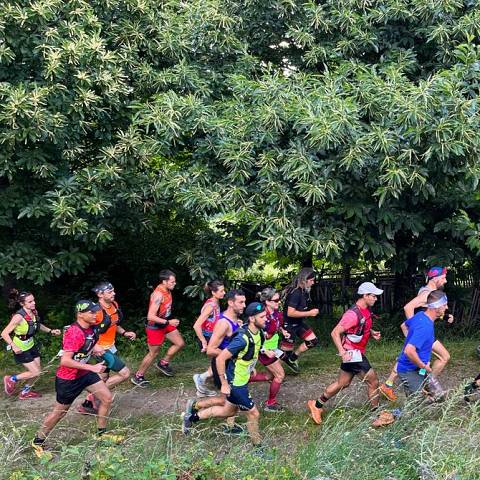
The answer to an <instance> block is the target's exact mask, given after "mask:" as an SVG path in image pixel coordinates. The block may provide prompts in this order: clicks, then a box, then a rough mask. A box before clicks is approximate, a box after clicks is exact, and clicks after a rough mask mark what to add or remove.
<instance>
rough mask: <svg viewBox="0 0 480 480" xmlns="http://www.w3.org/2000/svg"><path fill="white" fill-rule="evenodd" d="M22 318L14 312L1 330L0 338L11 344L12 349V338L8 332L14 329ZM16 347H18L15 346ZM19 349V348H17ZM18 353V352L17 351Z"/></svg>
mask: <svg viewBox="0 0 480 480" xmlns="http://www.w3.org/2000/svg"><path fill="white" fill-rule="evenodd" d="M22 320H23V317H22V316H21V315H18V314H15V315H14V316H13V317H12V318H11V320H10V321H9V322H8V324H7V326H6V327H5V328H4V329H3V330H2V338H3V339H4V340H5V342H7V345H11V347H12V348H13V351H15V346H14V345H13V340H12V337H11V336H10V334H11V333H12V332H13V331H14V330H15V327H16V326H17V325H18V324H19V323H20V322H21V321H22ZM17 348H18V347H17ZM18 350H20V349H18ZM17 353H18V352H17Z"/></svg>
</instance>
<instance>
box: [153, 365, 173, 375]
mask: <svg viewBox="0 0 480 480" xmlns="http://www.w3.org/2000/svg"><path fill="white" fill-rule="evenodd" d="M155 366H156V367H157V368H158V369H159V370H160V371H161V372H162V373H163V374H164V375H166V376H167V377H173V376H174V375H175V373H174V372H173V370H172V367H171V366H170V364H169V363H163V364H162V363H161V362H158V363H156V364H155Z"/></svg>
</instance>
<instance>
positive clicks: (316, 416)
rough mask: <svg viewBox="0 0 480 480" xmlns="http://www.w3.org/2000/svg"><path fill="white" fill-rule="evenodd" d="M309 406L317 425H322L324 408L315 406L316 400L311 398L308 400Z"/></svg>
mask: <svg viewBox="0 0 480 480" xmlns="http://www.w3.org/2000/svg"><path fill="white" fill-rule="evenodd" d="M307 407H308V409H309V410H310V416H311V417H312V420H313V421H314V422H315V423H316V424H317V425H320V424H321V423H322V413H323V408H317V407H316V406H315V400H309V401H308V402H307Z"/></svg>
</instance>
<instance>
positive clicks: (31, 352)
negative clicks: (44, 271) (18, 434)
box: [1, 290, 62, 400]
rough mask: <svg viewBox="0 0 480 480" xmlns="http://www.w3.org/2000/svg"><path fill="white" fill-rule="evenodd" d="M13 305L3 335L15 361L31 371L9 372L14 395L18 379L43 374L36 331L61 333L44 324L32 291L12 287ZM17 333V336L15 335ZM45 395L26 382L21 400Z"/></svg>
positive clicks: (9, 390)
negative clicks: (20, 290)
mask: <svg viewBox="0 0 480 480" xmlns="http://www.w3.org/2000/svg"><path fill="white" fill-rule="evenodd" d="M9 308H10V309H11V310H12V311H15V313H14V314H13V316H12V318H11V320H10V322H9V323H8V325H7V326H6V327H5V328H4V329H3V331H2V334H1V335H2V338H3V339H4V340H5V342H7V345H8V346H9V347H10V348H11V349H12V351H13V356H14V358H15V362H16V363H18V364H22V365H23V366H24V367H25V368H26V369H27V371H26V372H22V373H18V374H16V375H5V376H4V377H3V385H4V388H5V393H6V394H7V395H9V396H10V395H13V392H14V391H15V388H16V386H17V382H19V381H21V380H29V381H30V382H31V381H32V380H34V379H35V378H37V377H38V376H39V375H40V373H41V366H40V352H39V351H38V348H37V346H36V345H35V338H34V337H35V334H36V333H37V332H38V331H39V330H41V331H43V332H47V333H50V334H51V335H61V333H62V332H61V331H60V330H58V329H54V330H52V329H51V328H48V327H46V326H45V325H43V323H41V321H40V317H39V315H38V312H37V310H36V309H35V297H34V296H33V295H32V294H31V293H30V292H20V293H19V292H18V291H17V290H11V291H10V293H9ZM12 334H13V335H12ZM38 397H41V395H40V394H39V393H37V392H34V391H33V390H32V389H31V385H30V384H29V383H26V384H25V385H24V386H23V389H22V391H21V392H20V395H19V397H18V398H19V399H20V400H27V399H30V398H38Z"/></svg>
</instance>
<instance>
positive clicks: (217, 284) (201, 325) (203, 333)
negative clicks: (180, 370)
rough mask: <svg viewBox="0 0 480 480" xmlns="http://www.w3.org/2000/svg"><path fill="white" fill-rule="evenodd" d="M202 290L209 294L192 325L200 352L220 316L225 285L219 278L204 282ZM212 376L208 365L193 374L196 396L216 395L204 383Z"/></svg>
mask: <svg viewBox="0 0 480 480" xmlns="http://www.w3.org/2000/svg"><path fill="white" fill-rule="evenodd" d="M204 291H205V293H206V294H207V295H210V298H209V299H208V300H206V302H205V303H204V304H203V307H202V310H201V311H200V316H199V317H198V318H197V321H196V322H195V323H194V325H193V329H194V330H195V334H196V335H197V338H198V342H199V346H200V351H201V352H202V353H205V352H206V351H207V345H208V342H209V340H210V338H211V336H212V333H213V327H214V326H215V323H217V320H218V319H219V318H220V300H221V299H222V298H223V297H224V296H225V286H224V285H223V282H222V281H221V280H213V281H211V282H207V283H206V284H205V287H204ZM212 376H213V372H212V367H208V370H206V371H205V372H203V373H196V374H195V375H194V376H193V381H194V382H195V387H196V388H197V394H198V396H200V397H204V396H207V397H213V396H215V395H217V392H216V391H215V390H210V389H209V388H207V387H206V385H205V382H206V381H207V380H208V379H209V378H212Z"/></svg>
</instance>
